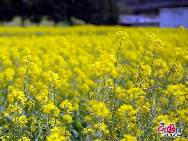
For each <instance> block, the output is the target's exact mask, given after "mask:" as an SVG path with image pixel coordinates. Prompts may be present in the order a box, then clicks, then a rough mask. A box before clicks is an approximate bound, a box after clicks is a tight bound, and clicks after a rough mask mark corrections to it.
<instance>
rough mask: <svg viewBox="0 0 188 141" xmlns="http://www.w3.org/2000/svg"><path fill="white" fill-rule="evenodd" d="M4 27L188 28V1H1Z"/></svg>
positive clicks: (0, 8)
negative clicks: (105, 26)
mask: <svg viewBox="0 0 188 141" xmlns="http://www.w3.org/2000/svg"><path fill="white" fill-rule="evenodd" d="M0 24H1V25H21V26H30V25H55V26H57V25H83V24H95V25H127V26H160V27H179V26H184V27H188V0H0Z"/></svg>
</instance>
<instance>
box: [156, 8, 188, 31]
mask: <svg viewBox="0 0 188 141" xmlns="http://www.w3.org/2000/svg"><path fill="white" fill-rule="evenodd" d="M159 15H160V16H159V17H160V18H159V24H160V26H161V27H179V26H184V27H186V28H188V7H182V8H179V7H177V8H161V9H160V12H159Z"/></svg>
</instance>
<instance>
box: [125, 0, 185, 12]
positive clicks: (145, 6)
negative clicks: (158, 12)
mask: <svg viewBox="0 0 188 141" xmlns="http://www.w3.org/2000/svg"><path fill="white" fill-rule="evenodd" d="M186 6H188V0H171V1H153V2H151V1H150V2H145V3H140V4H130V5H127V7H129V8H130V9H132V10H150V9H152V10H154V9H159V8H166V7H186Z"/></svg>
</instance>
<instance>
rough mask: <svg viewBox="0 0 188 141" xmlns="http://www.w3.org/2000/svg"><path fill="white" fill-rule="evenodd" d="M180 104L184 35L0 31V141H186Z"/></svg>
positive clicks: (79, 29) (186, 108)
mask: <svg viewBox="0 0 188 141" xmlns="http://www.w3.org/2000/svg"><path fill="white" fill-rule="evenodd" d="M187 101H188V30H186V29H184V28H179V29H160V28H126V27H120V26H116V27H103V26H101V27H96V26H76V27H64V28H60V27H25V28H21V27H0V115H1V116H0V140H2V141H17V140H18V141H43V140H47V141H69V140H73V141H78V140H81V141H136V140H138V141H147V140H148V141H160V140H162V141H171V140H174V141H180V140H181V141H186V140H188V139H187V135H188V128H187V127H188V105H187ZM160 122H164V123H165V125H168V124H171V123H172V124H174V126H176V127H178V128H179V129H181V134H180V135H178V136H177V135H175V136H173V135H170V136H163V134H162V133H160V132H161V131H160V132H159V131H158V127H159V126H160ZM174 126H173V127H172V128H171V126H169V128H167V131H168V132H171V131H172V130H174ZM164 130H166V129H164ZM171 133H172V132H171Z"/></svg>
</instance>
